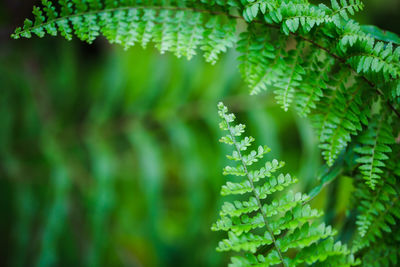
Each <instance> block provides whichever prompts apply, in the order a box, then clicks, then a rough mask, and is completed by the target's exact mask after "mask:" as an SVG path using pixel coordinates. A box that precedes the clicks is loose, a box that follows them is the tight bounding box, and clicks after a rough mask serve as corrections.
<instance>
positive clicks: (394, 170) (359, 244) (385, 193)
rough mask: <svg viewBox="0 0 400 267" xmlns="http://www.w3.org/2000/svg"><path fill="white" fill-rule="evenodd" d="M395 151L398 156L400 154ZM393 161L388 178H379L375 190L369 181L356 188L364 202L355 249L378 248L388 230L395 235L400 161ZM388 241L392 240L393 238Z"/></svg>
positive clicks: (399, 203)
mask: <svg viewBox="0 0 400 267" xmlns="http://www.w3.org/2000/svg"><path fill="white" fill-rule="evenodd" d="M395 155H396V156H397V157H398V155H399V154H398V153H396V154H395ZM389 163H390V164H389V165H390V166H388V168H387V170H386V171H385V172H384V173H383V174H382V177H384V181H383V180H378V181H377V182H376V184H375V190H372V189H370V188H368V187H367V186H366V185H359V187H358V188H357V190H356V197H357V198H358V199H359V200H360V201H359V203H360V205H359V206H358V211H359V215H358V216H357V222H356V223H357V226H358V234H357V236H356V238H355V241H354V246H353V250H354V251H362V250H363V249H364V248H367V247H371V248H372V249H374V247H375V246H376V245H377V244H379V243H380V241H379V240H380V239H382V238H383V237H384V235H385V234H389V235H391V233H392V232H393V231H395V229H397V228H398V227H397V225H398V223H400V183H399V178H400V172H399V170H400V164H399V161H398V159H396V158H392V159H390V160H389ZM390 238H392V237H390ZM388 241H389V242H388V243H389V244H390V243H391V242H390V241H391V240H388ZM381 244H382V243H381ZM382 245H383V244H382Z"/></svg>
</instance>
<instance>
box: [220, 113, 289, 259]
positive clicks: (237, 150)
mask: <svg viewBox="0 0 400 267" xmlns="http://www.w3.org/2000/svg"><path fill="white" fill-rule="evenodd" d="M224 119H225V122H226V125H227V127H228V130H229V133H230V134H231V136H232V141H233V144H234V146H235V148H236V152H237V153H238V157H239V159H240V161H241V163H242V166H243V169H244V172H245V174H246V177H247V180H248V181H249V183H250V186H251V190H252V192H253V194H254V197H255V198H256V200H257V205H258V208H259V210H260V211H261V214H262V217H263V220H264V223H265V227H266V228H267V231H268V232H269V234H270V235H271V238H272V242H273V244H274V246H275V248H276V250H277V252H278V254H279V258H280V260H281V264H282V266H286V264H285V261H284V260H283V257H282V252H281V249H280V247H279V245H278V243H277V242H276V239H275V236H274V232H273V231H272V230H271V227H270V226H269V224H268V220H267V216H266V214H265V212H264V209H263V206H262V204H261V201H260V197H259V195H258V194H257V192H256V191H255V187H254V184H253V180H252V179H251V178H250V176H249V172H248V170H247V165H246V162H245V161H244V159H243V157H242V154H241V152H240V147H239V145H238V143H237V142H236V138H235V134H234V132H233V130H232V128H231V126H230V124H229V121H228V120H227V118H226V115H224Z"/></svg>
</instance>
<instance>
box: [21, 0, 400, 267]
mask: <svg viewBox="0 0 400 267" xmlns="http://www.w3.org/2000/svg"><path fill="white" fill-rule="evenodd" d="M42 3H43V7H42V8H39V7H35V8H34V11H33V13H34V16H35V19H34V20H33V21H31V20H26V21H25V23H24V26H23V28H17V30H16V31H15V33H14V34H13V37H14V38H19V37H28V38H29V37H31V35H32V33H34V34H36V35H38V36H40V37H42V36H44V35H45V34H46V33H48V34H50V35H57V34H61V35H62V36H64V37H65V38H67V39H71V38H72V35H76V36H77V37H78V38H79V39H81V40H84V41H87V42H89V43H90V42H92V41H93V40H94V39H95V38H96V37H97V36H98V35H100V34H102V35H104V36H105V37H106V38H107V39H108V40H109V41H110V42H111V43H120V44H122V45H123V46H124V47H126V48H127V47H130V46H132V45H134V44H135V43H140V44H141V45H142V46H146V45H147V44H148V43H154V44H155V47H157V48H158V49H159V50H160V51H161V52H164V51H172V52H173V53H174V54H175V55H177V56H178V57H179V56H186V57H187V58H191V57H192V56H193V55H195V53H196V49H197V48H199V49H200V50H202V51H203V52H204V56H205V58H206V60H207V61H209V62H212V63H214V62H215V61H216V60H217V59H218V55H219V54H221V53H222V52H225V51H226V49H227V48H228V47H232V46H234V45H235V44H236V45H237V50H238V51H239V53H240V56H239V69H240V71H241V73H242V74H243V77H244V80H245V81H246V82H247V83H248V84H249V86H250V92H251V94H258V93H260V92H261V91H262V90H272V91H273V92H274V93H275V95H276V100H277V102H278V103H279V104H280V105H281V106H282V108H283V109H284V110H288V109H289V108H293V109H294V110H295V111H296V112H297V113H298V114H300V115H301V116H308V117H309V118H310V119H311V121H312V122H313V124H314V127H315V129H316V132H317V134H318V136H319V142H320V148H321V150H322V156H323V158H324V159H325V161H326V164H327V166H328V167H330V168H331V169H330V170H332V171H333V170H336V169H337V168H338V167H339V168H340V169H341V171H342V175H349V176H351V177H353V179H354V184H355V187H356V194H355V196H354V205H355V206H356V207H358V214H357V222H356V224H357V226H358V233H357V234H356V236H355V237H354V241H352V242H351V247H352V253H354V255H355V256H356V257H358V258H360V259H361V260H362V262H364V264H366V265H368V264H369V262H370V261H375V262H381V263H380V264H382V265H384V264H386V265H390V264H396V262H397V257H398V254H397V253H398V251H397V253H396V252H394V253H390V255H391V256H390V257H389V258H388V257H386V255H387V253H388V251H396V247H398V246H399V240H397V239H396V238H387V235H388V236H391V234H390V233H391V232H396V231H398V229H397V228H396V224H397V223H398V221H399V219H400V216H399V215H400V214H399V212H398V210H399V179H398V177H399V169H400V167H399V164H400V162H399V160H398V158H399V150H400V149H399V147H398V144H396V143H395V138H396V135H398V133H399V130H400V119H399V118H400V113H399V111H398V110H399V106H400V105H399V104H400V79H399V78H400V77H399V76H400V63H399V57H400V48H399V46H398V45H399V43H398V38H397V39H396V38H388V39H386V38H385V37H382V36H383V35H382V34H375V33H376V29H374V31H372V30H371V28H368V27H363V26H360V25H359V24H358V23H357V22H356V21H354V20H352V19H350V18H349V15H352V14H354V12H356V11H359V10H360V9H362V8H363V4H362V3H361V2H360V1H358V0H348V1H347V0H341V1H340V3H338V2H337V1H336V0H332V2H331V6H330V7H328V6H326V5H323V4H320V5H313V4H310V3H308V2H307V1H302V0H298V1H284V0H282V1H280V0H277V1H266V0H259V1H245V0H243V1H237V0H232V1H212V0H210V1H206V0H204V1H134V0H132V1H130V0H126V1H122V0H121V1H99V0H92V1H83V0H74V1H70V0H60V1H58V2H57V3H55V2H51V1H48V0H43V1H42ZM244 28H245V29H244ZM239 32H240V33H239ZM378 32H379V31H378ZM238 33H239V34H238ZM237 37H238V38H237ZM392 37H393V36H392ZM328 172H329V171H328ZM336 176H337V175H333V176H332V177H336ZM332 179H333V178H332ZM259 209H261V210H262V208H261V207H259ZM298 227H300V226H299V225H298ZM267 228H268V227H267ZM266 244H267V243H266ZM251 250H252V251H253V252H254V247H252V248H251ZM371 255H378V256H376V257H374V256H371ZM380 260H381V261H380Z"/></svg>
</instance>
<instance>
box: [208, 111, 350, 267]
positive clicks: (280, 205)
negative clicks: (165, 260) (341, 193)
mask: <svg viewBox="0 0 400 267" xmlns="http://www.w3.org/2000/svg"><path fill="white" fill-rule="evenodd" d="M218 110H219V111H218V113H219V116H220V117H221V120H222V121H221V123H220V127H221V129H222V130H224V131H226V132H227V135H226V136H224V137H222V138H221V140H220V141H221V142H223V143H226V144H228V145H231V146H233V153H232V154H231V155H228V158H229V159H231V160H232V161H233V162H234V163H235V165H234V166H227V167H225V168H224V175H230V176H237V177H239V178H240V179H239V181H237V182H227V184H226V185H224V186H223V187H222V190H221V194H222V195H244V196H243V197H241V198H240V199H241V200H236V201H234V202H233V203H232V202H225V203H224V205H223V206H222V208H221V211H220V219H219V220H218V221H217V222H216V223H215V224H213V226H212V230H214V231H225V232H227V234H228V238H227V239H224V240H222V241H220V242H219V245H218V248H217V250H218V251H235V252H245V253H246V254H244V255H239V256H234V257H232V262H231V264H230V266H273V265H276V264H281V265H283V266H298V265H301V264H304V263H306V264H308V265H311V264H314V263H321V262H324V264H325V263H327V264H331V263H339V262H340V264H341V266H352V265H354V264H356V263H357V262H358V261H356V260H355V259H354V257H353V256H352V254H351V253H350V251H349V250H348V249H347V247H346V245H342V244H341V243H340V242H335V241H334V239H333V236H334V235H335V234H336V231H335V230H333V229H332V228H331V226H327V225H325V224H324V223H320V222H318V220H317V219H318V218H319V217H320V216H321V215H322V212H320V211H318V210H315V209H312V208H311V207H310V205H309V204H305V201H306V200H307V199H308V196H307V195H304V194H301V193H293V192H292V191H289V193H287V194H286V195H285V197H283V198H281V199H280V200H273V201H267V200H268V198H269V197H270V195H271V194H273V193H275V192H278V191H283V190H285V189H286V188H287V187H288V186H289V185H291V184H293V183H295V182H296V181H297V179H296V178H293V177H291V176H290V174H282V173H279V169H280V168H282V167H283V165H284V163H283V162H279V161H277V160H273V161H271V162H266V163H265V164H264V165H263V167H261V168H260V169H258V170H253V168H252V165H253V164H254V163H255V162H258V161H260V160H262V159H263V156H264V154H266V153H268V152H269V149H268V148H267V147H263V146H259V147H258V149H256V150H252V151H250V152H248V153H246V152H247V149H248V148H249V147H250V145H251V143H252V142H253V141H254V138H252V137H244V138H242V134H243V133H244V129H245V126H244V125H243V124H235V116H234V114H229V113H228V109H227V108H226V107H225V106H224V105H223V104H222V103H219V104H218ZM265 246H269V249H268V250H267V252H262V250H261V248H263V247H265ZM289 250H290V251H291V250H299V251H300V252H299V253H298V254H297V255H296V256H295V257H291V256H290V255H291V254H289V253H288V251H289ZM325 266H326V265H325Z"/></svg>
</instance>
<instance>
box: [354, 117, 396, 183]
mask: <svg viewBox="0 0 400 267" xmlns="http://www.w3.org/2000/svg"><path fill="white" fill-rule="evenodd" d="M387 120H388V118H387V116H386V114H379V115H375V116H374V117H373V118H372V119H371V122H370V123H369V124H368V129H367V130H366V131H365V132H364V133H363V134H362V135H361V136H360V138H359V141H360V143H361V146H359V147H356V148H355V151H356V152H357V153H358V154H359V155H360V157H359V158H358V159H357V160H356V161H357V162H358V163H361V165H360V167H359V169H360V172H361V174H362V176H363V178H364V179H365V181H366V184H367V185H368V186H369V187H370V188H371V189H375V186H376V184H377V183H378V181H379V180H380V179H381V174H382V173H383V172H384V170H383V168H384V167H385V161H386V160H387V159H389V157H388V155H387V153H390V152H392V149H391V147H390V146H391V145H392V144H394V137H393V134H392V131H391V128H390V126H389V123H388V121H387Z"/></svg>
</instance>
